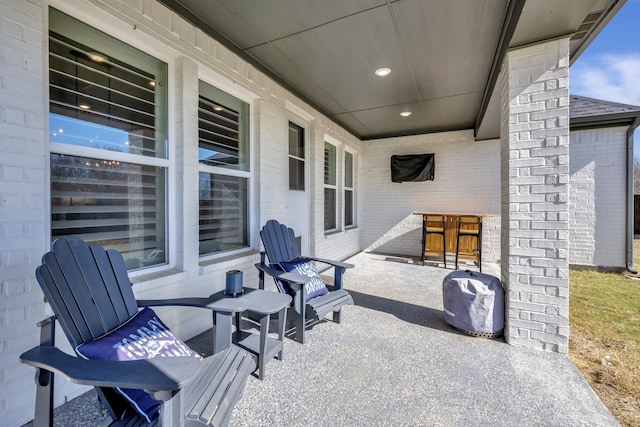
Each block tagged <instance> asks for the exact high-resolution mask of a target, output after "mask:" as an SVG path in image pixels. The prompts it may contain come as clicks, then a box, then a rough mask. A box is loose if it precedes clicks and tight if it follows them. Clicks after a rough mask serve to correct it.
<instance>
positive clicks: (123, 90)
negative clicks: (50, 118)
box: [49, 31, 166, 158]
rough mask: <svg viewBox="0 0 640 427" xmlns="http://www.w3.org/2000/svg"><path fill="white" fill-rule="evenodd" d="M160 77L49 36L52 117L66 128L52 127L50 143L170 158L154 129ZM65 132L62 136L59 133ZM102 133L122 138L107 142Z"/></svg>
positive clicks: (60, 37)
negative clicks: (158, 79) (158, 78)
mask: <svg viewBox="0 0 640 427" xmlns="http://www.w3.org/2000/svg"><path fill="white" fill-rule="evenodd" d="M157 84H158V83H157V81H156V76H154V75H153V74H151V73H148V72H145V71H142V70H139V69H137V68H135V67H133V66H131V65H127V64H124V63H121V62H120V61H118V60H117V59H115V58H107V57H106V56H103V55H102V54H98V53H96V52H94V51H92V50H91V49H90V48H89V47H87V46H84V45H82V44H80V43H78V42H74V41H72V40H69V39H68V38H66V37H64V36H62V35H60V34H57V33H55V32H53V31H52V32H51V33H50V36H49V97H50V104H49V108H50V113H52V114H53V115H55V116H56V120H58V121H59V123H61V124H63V125H65V126H60V125H58V126H54V127H52V135H50V137H51V139H52V141H55V142H62V143H67V144H73V145H80V146H86V147H93V148H99V149H105V150H113V151H120V152H125V153H131V154H137V155H142V156H151V157H162V158H164V157H166V147H165V143H164V139H163V138H158V132H159V130H158V129H157V128H156V102H155V100H156V86H157ZM59 129H63V130H64V132H56V131H57V130H59ZM104 132H110V133H111V135H116V134H117V133H118V132H119V135H120V137H116V138H113V137H111V138H110V137H109V135H105V134H104Z"/></svg>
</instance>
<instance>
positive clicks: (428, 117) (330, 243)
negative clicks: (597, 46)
mask: <svg viewBox="0 0 640 427" xmlns="http://www.w3.org/2000/svg"><path fill="white" fill-rule="evenodd" d="M624 3H625V1H624V0H563V1H556V0H511V1H507V0H477V1H475V0H474V1H470V0H439V1H428V2H427V1H422V0H420V1H417V0H358V1H355V0H354V1H351V0H349V1H348V2H347V1H344V0H333V1H329V0H327V1H324V0H323V1H322V2H320V1H306V2H302V1H298V0H279V1H273V2H266V1H243V2H240V1H229V0H217V1H213V0H212V1H208V2H202V1H200V0H29V1H24V0H0V16H1V17H2V18H1V22H0V37H1V38H2V40H3V42H2V46H1V47H2V51H1V52H0V53H1V54H0V75H1V76H2V81H1V82H0V123H1V124H2V126H0V294H1V295H2V298H1V299H0V424H3V425H8V426H12V427H15V426H19V425H22V424H23V423H25V422H27V421H28V419H29V418H28V415H26V414H30V411H31V410H32V408H33V407H34V399H35V392H34V389H35V385H34V382H33V371H32V368H30V367H28V366H26V365H23V364H21V363H20V360H19V355H20V354H21V353H22V352H24V351H25V350H27V349H29V348H30V347H32V346H34V345H36V344H37V342H38V335H39V331H38V327H37V326H36V325H37V322H39V321H41V320H42V319H43V318H45V317H47V316H48V315H50V314H51V308H50V306H49V305H48V304H47V302H46V301H45V300H44V299H43V293H42V291H41V290H40V288H39V287H38V285H37V283H36V279H35V277H34V270H35V268H36V267H37V266H38V263H39V262H40V257H41V256H42V254H43V253H45V252H47V251H48V250H49V248H50V247H51V244H52V243H53V241H55V240H56V239H57V238H60V237H63V236H69V235H72V236H75V237H79V238H82V239H83V240H85V241H87V242H90V243H94V242H98V243H100V244H101V245H103V246H105V247H108V248H111V249H117V250H118V251H120V252H122V253H124V256H125V258H126V260H127V268H128V274H129V277H130V280H131V281H132V283H134V292H135V296H136V297H137V298H139V299H152V298H180V297H185V296H207V295H210V294H211V293H212V292H216V291H220V290H222V289H223V287H224V283H225V272H227V271H229V270H240V271H242V272H243V273H244V284H245V286H257V279H258V277H257V276H258V274H257V271H256V269H255V267H254V265H255V263H256V262H258V261H259V259H260V250H261V249H262V245H261V242H260V236H259V230H260V228H261V227H262V226H263V224H265V222H266V221H267V220H270V219H276V220H278V221H281V222H283V223H285V224H287V225H288V226H290V227H292V228H293V229H294V230H295V231H296V238H297V239H299V242H300V248H301V253H303V254H306V255H310V256H317V257H322V258H328V259H335V260H345V259H349V258H351V257H354V258H353V259H352V261H353V262H354V263H355V264H356V268H355V270H354V271H353V272H349V274H348V275H347V277H346V279H345V287H346V288H347V289H348V290H350V291H352V292H353V295H354V299H355V300H356V305H355V306H353V307H349V308H347V309H345V316H344V317H345V322H344V324H342V325H335V324H333V323H328V322H325V323H321V324H318V325H317V326H316V327H315V328H314V329H313V330H312V331H310V333H309V343H308V344H306V345H304V346H301V345H298V344H296V343H295V342H293V341H287V349H286V352H287V354H286V359H285V361H283V362H278V361H272V362H270V363H269V365H268V366H267V372H266V380H265V381H264V382H258V381H257V380H256V381H254V380H253V379H252V380H251V381H249V384H248V386H247V389H246V392H245V398H244V399H243V400H242V401H241V403H240V404H239V405H238V407H237V409H236V412H235V414H234V418H233V423H234V424H237V425H244V424H246V425H267V424H273V425H283V424H284V425H287V424H296V423H300V424H302V423H303V422H305V421H306V422H307V423H308V424H309V423H311V424H341V425H348V424H360V425H368V424H372V423H374V424H375V423H379V424H393V425H397V424H408V425H411V424H413V425H419V424H438V423H441V424H448V425H451V424H455V425H469V424H501V425H504V424H512V425H515V424H518V423H519V421H521V420H522V419H523V418H525V417H526V418H528V419H531V420H532V423H533V424H535V423H540V424H556V425H558V424H561V425H566V424H582V423H584V422H591V420H595V421H593V423H594V424H607V423H612V424H614V423H615V421H614V420H613V419H612V418H611V417H610V416H609V415H608V413H607V411H606V410H605V409H604V407H603V406H602V404H601V403H600V402H599V401H598V399H597V397H596V396H595V395H594V394H593V393H592V392H591V390H590V389H589V387H588V386H587V385H586V383H585V382H584V381H583V380H582V379H581V377H580V376H579V375H578V373H577V371H576V370H575V368H574V367H573V366H572V365H571V363H570V362H569V361H568V359H567V358H566V353H567V352H568V341H569V325H568V322H569V312H568V311H569V304H568V302H569V281H568V271H569V266H570V264H571V263H572V262H575V260H576V257H575V255H574V253H573V252H572V251H573V250H574V249H575V248H576V247H578V246H579V245H576V242H578V238H579V237H581V236H586V237H585V242H582V243H584V244H582V245H580V246H579V247H578V249H580V251H581V253H580V255H582V256H583V258H582V259H584V260H586V261H585V264H587V265H589V266H598V265H597V262H598V258H597V257H593V256H592V255H593V253H594V252H598V251H600V252H604V251H610V249H611V248H610V247H608V246H604V245H603V243H602V242H603V241H605V240H608V241H610V242H611V245H612V246H614V249H615V250H616V252H615V257H612V258H613V261H612V263H613V264H612V266H614V267H620V266H624V262H625V260H624V258H625V256H628V255H629V251H627V252H626V253H625V251H624V247H623V243H622V242H623V241H624V239H625V235H628V233H630V232H631V231H630V228H628V227H625V223H624V221H625V219H626V217H625V213H624V212H623V211H622V209H621V208H620V207H618V206H619V205H613V204H612V203H608V202H605V203H604V204H606V208H607V209H611V210H614V211H615V212H616V214H618V215H617V216H616V218H615V221H609V224H610V227H608V228H606V229H604V231H601V232H604V233H605V236H606V239H595V237H594V238H592V236H593V235H595V233H594V232H593V231H594V229H596V226H597V225H598V226H599V225H600V224H601V223H602V221H600V222H596V219H598V218H596V216H597V215H595V214H591V211H592V210H594V211H597V210H596V209H595V207H594V206H591V205H587V203H591V202H593V205H595V200H596V199H597V198H596V197H593V196H594V194H595V193H594V191H595V190H594V188H593V186H592V185H585V187H586V188H584V189H583V191H582V192H581V193H578V192H576V191H575V189H576V188H577V187H576V186H575V185H574V182H573V181H572V180H573V179H574V175H578V181H579V183H584V182H586V183H590V182H591V181H590V180H591V178H592V177H595V176H596V175H597V176H598V190H599V191H603V192H606V193H609V195H611V197H612V198H615V199H616V201H617V200H618V199H619V197H618V194H620V193H624V192H625V191H627V190H626V188H627V187H626V185H625V184H628V180H627V179H626V176H625V175H624V173H619V172H620V171H623V168H621V167H620V166H619V165H620V164H623V162H624V161H625V160H627V161H628V160H629V159H630V157H629V156H628V153H629V152H628V151H627V150H619V149H618V148H620V147H621V145H620V141H623V143H624V142H628V141H629V140H628V139H625V138H624V136H625V134H626V132H627V131H628V130H629V129H630V126H629V124H628V123H626V124H621V123H617V127H616V128H612V129H610V130H608V131H606V132H605V131H604V130H602V129H599V128H596V127H595V126H591V124H590V125H589V126H588V128H585V129H584V130H581V133H580V135H579V138H578V136H576V135H574V134H572V129H571V128H570V123H569V121H570V114H569V104H570V90H569V67H570V65H571V64H572V63H573V61H575V59H576V58H577V57H579V56H580V54H581V52H582V51H583V50H584V49H586V48H587V46H588V45H589V44H590V42H591V41H592V40H593V39H594V38H595V37H596V36H597V35H598V33H599V32H600V30H601V29H602V28H603V27H604V26H606V25H607V22H608V21H609V20H610V19H611V18H612V17H613V16H614V15H615V14H616V13H617V12H618V11H619V10H620V8H621V7H622V6H623V5H624ZM384 69H388V70H387V71H389V72H386V71H385V72H384V73H383V72H382V71H384ZM385 73H386V76H381V74H385ZM638 123H640V122H638ZM634 126H635V125H634ZM96 129H98V130H100V131H101V134H100V135H97V134H96V133H94V131H95V130H96ZM103 132H104V133H103ZM572 138H573V139H574V140H575V141H576V142H573V141H572ZM590 143H593V144H594V145H596V144H597V145H600V146H608V145H609V144H610V145H612V146H615V147H616V150H605V151H606V156H604V155H598V159H597V160H599V161H600V163H601V164H604V165H603V166H604V167H603V166H601V165H600V164H598V162H595V161H594V159H593V153H594V152H595V151H593V150H592V149H591V148H590V147H591V146H589V145H588V144H590ZM578 144H581V145H580V146H581V147H583V150H582V151H577V152H576V151H573V150H574V149H575V148H576V147H578ZM570 145H572V147H571V150H570ZM614 152H615V153H614ZM583 153H587V154H588V155H586V156H581V154H583ZM415 154H418V155H420V154H433V155H434V156H435V158H436V159H437V160H436V173H435V176H434V179H433V180H426V181H421V182H405V183H402V184H398V183H395V182H392V180H391V179H390V176H389V160H390V158H391V156H394V155H415ZM612 154H615V155H616V157H613V156H612ZM618 154H620V155H619V156H618ZM631 154H632V152H631ZM625 156H626V157H625ZM570 157H571V158H572V159H578V160H580V163H579V164H578V165H577V167H576V170H578V171H579V172H582V174H581V175H580V174H576V173H574V171H573V170H572V169H571V167H570V166H571V165H570ZM612 159H613V160H612ZM607 168H609V169H607ZM602 170H605V172H606V173H604V174H603V173H602ZM603 177H604V178H603ZM594 179H595V178H594ZM601 184H602V185H601ZM600 188H602V189H603V190H600ZM611 189H615V191H611ZM578 194H579V195H580V197H575V198H573V199H572V198H570V196H571V195H578ZM599 200H600V204H602V203H603V202H602V198H601V197H600V198H599ZM589 209H591V210H589ZM416 211H425V212H456V213H466V214H480V215H486V218H487V220H486V222H484V225H483V227H484V228H483V233H484V234H483V240H482V242H483V243H482V245H483V247H482V253H483V261H486V262H487V263H488V264H487V267H485V266H484V265H483V271H485V268H486V271H489V268H488V265H489V264H490V263H495V265H496V267H495V268H494V271H493V274H494V275H495V276H497V277H498V278H499V279H500V280H501V282H502V283H503V284H504V286H505V288H506V298H505V302H506V308H505V311H506V316H505V317H506V319H505V320H506V325H505V336H504V341H502V340H484V339H476V338H470V337H468V336H465V335H461V334H459V333H456V332H455V331H454V330H452V329H451V328H449V327H448V326H447V325H446V324H445V323H444V322H443V320H442V318H441V311H440V310H441V295H440V286H441V283H442V278H443V276H444V275H445V274H446V272H447V270H444V269H436V268H433V267H428V266H424V267H423V266H422V265H417V264H414V263H412V262H400V260H396V261H390V260H387V259H385V257H384V256H378V255H372V254H370V253H366V252H367V251H373V250H375V251H377V252H379V253H382V252H384V253H393V254H396V255H397V256H399V257H405V258H406V259H413V258H412V257H414V256H417V255H418V253H419V252H420V251H422V250H423V247H421V243H420V239H421V236H422V233H421V231H422V230H421V227H422V226H421V223H420V219H419V218H418V217H417V216H416V215H414V212H416ZM576 212H578V213H582V212H588V213H589V215H588V216H587V215H585V216H586V219H585V218H584V217H576V215H575V213H576ZM596 213H598V212H596ZM578 221H579V222H580V224H585V231H584V232H581V233H578V236H577V237H576V236H572V235H571V232H573V231H574V230H575V229H576V227H575V224H574V223H575V222H578ZM596 224H597V225H596ZM625 233H627V234H625ZM606 243H607V242H605V244H606ZM363 251H365V252H363ZM498 265H499V268H498V267H497V266H498ZM449 271H450V270H449ZM271 286H272V287H271V288H270V290H273V285H271ZM162 317H163V319H165V321H166V322H167V324H168V326H170V327H171V328H172V330H174V331H176V332H177V333H178V334H179V335H180V336H182V337H184V338H191V337H196V336H202V337H204V338H203V339H202V340H196V342H195V344H196V345H199V343H202V344H204V345H209V338H210V336H209V334H208V333H207V332H203V331H206V330H207V328H210V327H211V321H210V317H208V316H203V315H202V314H201V313H198V312H197V311H196V310H181V309H166V310H163V312H162ZM202 334H204V335H202ZM57 342H58V344H59V345H60V346H61V347H63V348H64V349H65V350H67V351H69V352H73V349H71V348H70V347H69V346H68V345H67V342H66V340H65V338H64V337H63V336H62V333H60V337H59V340H58V341H57ZM508 344H512V345H513V346H512V345H508ZM65 346H66V347H65ZM204 350H206V349H204ZM534 350H543V351H539V352H537V351H534ZM545 352H549V353H552V354H546V353H545ZM85 391H86V389H85V388H81V387H78V386H76V385H74V384H68V383H63V382H62V381H60V382H59V384H58V385H57V386H56V395H55V404H56V405H60V404H62V403H63V402H66V401H67V400H71V399H73V398H74V397H76V396H78V395H80V394H82V393H84V392H85ZM300 402H302V403H300ZM297 403H300V405H299V406H297V405H296V404H297ZM72 415H73V418H75V419H78V418H79V416H80V412H79V411H74V412H73V413H72ZM64 424H66V423H64ZM84 425H86V424H84Z"/></svg>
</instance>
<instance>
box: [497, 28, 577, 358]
mask: <svg viewBox="0 0 640 427" xmlns="http://www.w3.org/2000/svg"><path fill="white" fill-rule="evenodd" d="M568 72H569V40H568V39H559V40H555V41H551V42H547V43H543V44H539V45H535V46H531V47H525V48H521V49H517V50H513V51H509V53H508V54H507V58H506V61H505V63H504V64H503V69H502V71H501V76H500V88H501V93H502V116H501V132H500V134H501V161H502V231H503V233H502V282H503V283H504V284H505V285H506V288H507V315H506V318H507V325H506V338H507V342H509V343H511V344H518V345H523V346H527V347H533V348H539V349H543V350H548V351H554V352H560V353H567V351H568V337H569V280H568V273H569V259H568V258H569V200H568V194H569V85H568V83H569V82H568Z"/></svg>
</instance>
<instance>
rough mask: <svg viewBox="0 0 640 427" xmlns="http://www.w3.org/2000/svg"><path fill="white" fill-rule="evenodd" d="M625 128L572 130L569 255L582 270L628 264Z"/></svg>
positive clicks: (571, 261) (618, 266)
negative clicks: (582, 267)
mask: <svg viewBox="0 0 640 427" xmlns="http://www.w3.org/2000/svg"><path fill="white" fill-rule="evenodd" d="M626 144H627V127H615V128H606V129H592V130H581V131H574V132H571V145H570V147H569V158H570V160H569V169H570V174H571V180H570V182H571V191H570V193H569V205H570V209H569V214H570V239H571V251H570V256H569V262H570V263H571V264H572V265H580V266H601V267H614V268H624V267H625V264H626V205H627V160H626V152H627V151H626Z"/></svg>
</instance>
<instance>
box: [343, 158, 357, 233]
mask: <svg viewBox="0 0 640 427" xmlns="http://www.w3.org/2000/svg"><path fill="white" fill-rule="evenodd" d="M353 202H354V197H353V154H351V153H350V152H348V151H345V152H344V226H345V228H346V227H353V226H354V225H355V223H354V220H353V217H354V210H353Z"/></svg>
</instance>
